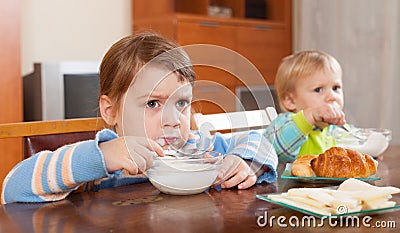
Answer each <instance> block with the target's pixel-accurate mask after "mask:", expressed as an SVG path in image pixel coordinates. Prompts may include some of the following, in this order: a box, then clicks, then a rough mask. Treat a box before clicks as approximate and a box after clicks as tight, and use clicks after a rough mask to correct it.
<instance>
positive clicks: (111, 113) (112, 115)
mask: <svg viewBox="0 0 400 233" xmlns="http://www.w3.org/2000/svg"><path fill="white" fill-rule="evenodd" d="M99 107H100V114H101V117H102V118H103V119H104V121H105V122H106V123H107V124H108V125H110V126H114V125H115V124H116V123H117V118H116V111H115V110H114V108H115V106H114V102H113V101H111V99H110V98H109V97H108V96H106V95H102V96H100V100H99Z"/></svg>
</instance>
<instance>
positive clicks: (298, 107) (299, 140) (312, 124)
mask: <svg viewBox="0 0 400 233" xmlns="http://www.w3.org/2000/svg"><path fill="white" fill-rule="evenodd" d="M342 85H343V84H342V69H341V67H340V65H339V63H338V62H337V60H336V59H335V58H333V57H332V56H330V55H329V54H326V53H324V52H321V51H302V52H299V53H296V54H294V55H290V56H288V57H286V58H284V59H283V60H282V62H281V64H280V66H279V68H278V71H277V75H276V79H275V87H276V90H277V95H278V99H279V105H280V107H281V109H282V110H283V111H285V112H284V113H281V114H279V115H278V117H277V118H276V119H275V120H274V121H273V122H272V123H271V125H269V127H268V128H267V129H266V131H265V133H264V135H265V136H266V137H267V138H268V139H269V141H270V142H271V143H273V145H274V147H275V150H276V152H277V154H278V157H279V161H280V162H281V161H293V160H295V159H296V157H297V156H298V155H299V156H301V155H305V154H320V153H323V152H324V151H325V150H326V149H329V148H330V147H332V146H334V145H335V141H334V139H333V138H332V137H331V136H329V134H328V132H329V130H330V128H331V126H332V125H343V124H345V123H346V121H345V114H344V113H343V104H344V101H343V91H342Z"/></svg>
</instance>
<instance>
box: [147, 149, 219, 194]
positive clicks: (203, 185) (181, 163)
mask: <svg viewBox="0 0 400 233" xmlns="http://www.w3.org/2000/svg"><path fill="white" fill-rule="evenodd" d="M207 154H208V155H207V156H206V157H201V158H191V157H179V158H176V157H172V156H165V157H157V158H155V159H154V164H153V166H152V167H151V168H150V169H148V170H147V171H146V175H147V177H148V178H149V180H150V182H151V183H152V184H153V186H154V187H156V188H157V189H158V190H160V191H161V192H163V193H166V194H174V195H191V194H197V193H201V192H203V191H205V190H206V189H208V188H209V187H210V186H211V185H212V184H213V183H214V181H215V179H216V178H217V175H218V172H219V170H220V167H221V164H222V154H221V153H218V152H214V151H208V152H207ZM210 155H211V156H210Z"/></svg>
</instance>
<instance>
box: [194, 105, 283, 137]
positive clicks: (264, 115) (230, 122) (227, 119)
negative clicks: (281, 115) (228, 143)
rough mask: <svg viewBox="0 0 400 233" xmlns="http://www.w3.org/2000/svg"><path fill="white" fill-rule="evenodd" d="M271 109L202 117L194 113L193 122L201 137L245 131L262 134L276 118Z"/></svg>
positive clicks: (273, 110)
mask: <svg viewBox="0 0 400 233" xmlns="http://www.w3.org/2000/svg"><path fill="white" fill-rule="evenodd" d="M277 115H278V114H277V112H276V110H275V108H273V107H267V108H266V109H261V110H252V111H241V112H228V113H217V114H207V115H203V114H201V113H195V114H194V115H193V120H194V122H195V124H196V126H197V128H198V130H200V132H201V133H202V134H203V135H206V136H211V134H213V133H215V132H222V133H225V134H226V133H235V132H240V131H245V130H258V131H260V132H262V131H263V130H264V129H265V128H266V127H267V126H268V125H269V124H270V123H271V121H273V120H274V119H275V118H276V117H277Z"/></svg>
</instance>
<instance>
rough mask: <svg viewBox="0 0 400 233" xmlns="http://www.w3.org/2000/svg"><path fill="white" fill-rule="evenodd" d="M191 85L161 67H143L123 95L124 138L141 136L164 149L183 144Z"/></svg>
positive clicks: (186, 131) (122, 133) (118, 121)
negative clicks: (155, 142)
mask: <svg viewBox="0 0 400 233" xmlns="http://www.w3.org/2000/svg"><path fill="white" fill-rule="evenodd" d="M191 101H192V85H191V84H190V83H189V81H187V80H185V81H181V80H179V78H178V76H177V75H176V74H175V73H171V72H169V71H167V70H165V69H162V68H160V67H155V66H150V67H146V68H142V72H140V73H139V74H138V76H137V77H136V78H135V81H134V82H133V84H132V85H131V87H130V88H129V90H128V92H127V93H126V95H125V101H124V105H123V106H122V109H123V112H122V114H119V115H122V118H121V117H117V118H118V119H117V126H118V125H120V126H121V125H122V126H123V127H122V132H121V131H120V132H118V129H117V133H118V134H119V135H125V136H141V137H147V138H150V139H153V140H155V141H157V142H158V143H159V144H160V145H161V146H162V147H163V148H164V149H167V148H168V147H169V145H171V146H172V147H175V148H179V147H181V146H183V145H184V143H185V142H186V141H187V139H188V137H189V132H190V115H191V114H190V103H191Z"/></svg>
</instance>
